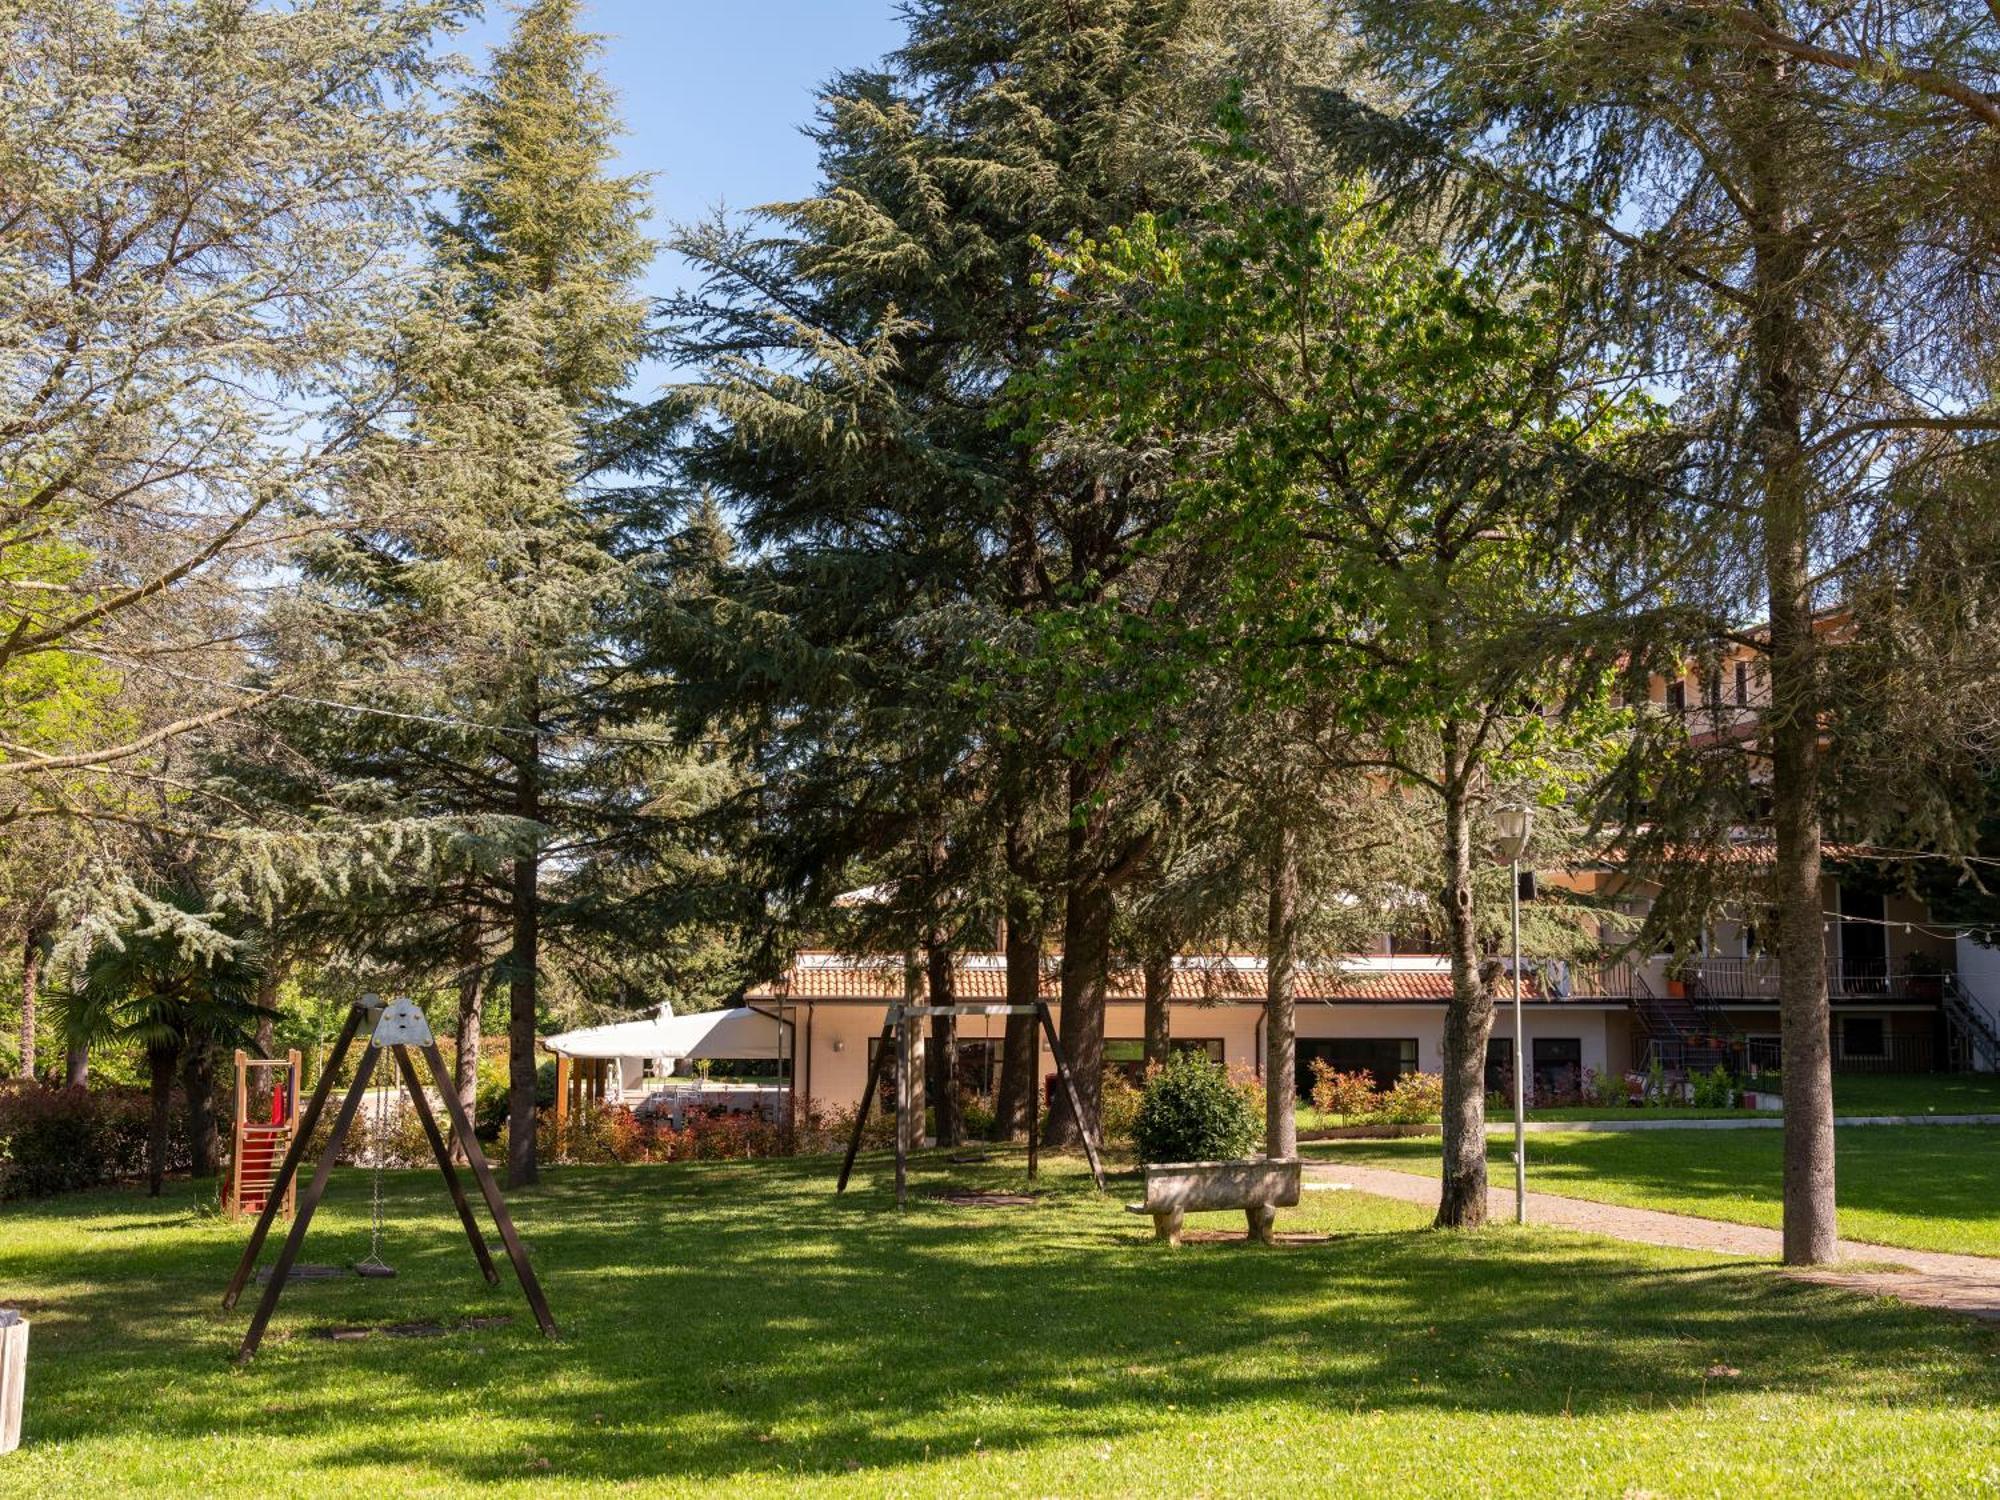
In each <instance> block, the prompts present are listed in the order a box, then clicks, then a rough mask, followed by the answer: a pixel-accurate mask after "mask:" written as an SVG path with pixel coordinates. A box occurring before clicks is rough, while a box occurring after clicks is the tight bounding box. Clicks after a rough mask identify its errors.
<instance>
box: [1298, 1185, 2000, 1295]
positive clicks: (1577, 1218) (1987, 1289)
mask: <svg viewBox="0 0 2000 1500" xmlns="http://www.w3.org/2000/svg"><path fill="white" fill-rule="evenodd" d="M1306 1176H1307V1177H1308V1178H1309V1179H1311V1180H1312V1181H1313V1182H1316V1183H1326V1184H1329V1185H1332V1184H1340V1185H1344V1186H1349V1187H1352V1188H1354V1189H1356V1190H1357V1191H1359V1192H1364V1193H1373V1194H1375V1195H1376V1196H1377V1197H1381V1198H1400V1199H1402V1200H1403V1201H1404V1202H1406V1203H1421V1204H1424V1205H1426V1206H1431V1205H1435V1204H1436V1202H1437V1196H1438V1182H1437V1178H1436V1177H1420V1176H1418V1175H1417V1174H1416V1173H1414V1172H1395V1171H1390V1170H1388V1169H1386V1168H1382V1167H1362V1166H1346V1165H1342V1164H1340V1163H1336V1162H1311V1163H1308V1164H1307V1166H1306ZM1488 1192H1489V1194H1490V1197H1489V1200H1488V1204H1489V1206H1488V1210H1487V1211H1488V1212H1489V1213H1490V1214H1491V1215H1492V1216H1493V1218H1494V1219H1496V1220H1503V1221H1504V1220H1511V1219H1512V1218H1513V1216H1514V1185H1513V1183H1511V1182H1508V1183H1505V1184H1496V1185H1493V1186H1491V1187H1489V1189H1488ZM1528 1222H1529V1223H1531V1224H1553V1225H1556V1226H1558V1227H1560V1228H1563V1229H1575V1230H1580V1231H1581V1232H1583V1233H1585V1234H1602V1235H1607V1236H1609V1237H1610V1238H1612V1239H1615V1240H1630V1241H1632V1242H1634V1243H1635V1244H1641V1245H1668V1246H1671V1247H1673V1248H1674V1249H1677V1250H1707V1251H1711V1252H1713V1253H1715V1254H1717V1255H1737V1256H1744V1257H1747V1258H1749V1259H1752V1260H1771V1261H1775V1260H1777V1259H1779V1258H1780V1257H1781V1255H1782V1254H1783V1251H1784V1244H1783V1239H1782V1237H1781V1236H1780V1235H1779V1233H1778V1231H1777V1230H1775V1229H1763V1228H1760V1227H1758V1226H1757V1225H1754V1224H1728V1223H1724V1222H1722V1221H1721V1220H1719V1219H1697V1218H1695V1217H1693V1216H1692V1215H1689V1214H1670V1213H1661V1212H1660V1211H1659V1210H1657V1209H1651V1208H1624V1207H1621V1206H1619V1205H1617V1204H1612V1203H1592V1202H1590V1201H1588V1200H1587V1199H1583V1198H1563V1197H1558V1196H1557V1195H1556V1194H1554V1193H1533V1192H1531V1193H1529V1194H1528ZM1840 1256H1841V1259H1842V1260H1858V1261H1873V1262H1876V1263H1877V1264H1881V1263H1889V1264H1893V1265H1896V1266H1899V1267H1906V1268H1907V1269H1905V1270H1897V1271H1858V1270H1857V1271H1844V1270H1841V1269H1840V1268H1839V1266H1837V1265H1836V1266H1832V1267H1829V1268H1827V1269H1825V1270H1813V1271H1790V1272H1787V1273H1786V1274H1788V1275H1792V1276H1802V1277H1804V1278H1805V1279H1806V1280H1808V1281H1818V1282H1824V1283H1825V1284H1827V1285H1828V1286H1844V1287H1848V1288H1851V1289H1852V1290H1854V1291H1859V1292H1868V1293H1872V1294H1874V1295H1876V1296H1882V1297H1898V1298H1900V1299H1902V1300H1903V1301H1905V1302H1913V1303H1916V1304H1918V1305H1920V1306H1923V1307H1939V1308H1944V1309H1946V1310H1947V1311H1950V1312H1959V1313H1969V1314H1970V1315H1972V1316H1973V1317H1976V1318H1987V1319H1991V1320H1993V1321H1996V1322H2000V1258H1992V1257H1988V1256H1984V1255H1946V1254H1943V1253H1941V1252H1939V1251H1936V1250H1905V1249H1903V1248H1901V1247H1900V1246H1894V1245H1865V1244H1860V1243H1857V1242H1856V1241H1853V1240H1842V1241H1841V1242H1840Z"/></svg>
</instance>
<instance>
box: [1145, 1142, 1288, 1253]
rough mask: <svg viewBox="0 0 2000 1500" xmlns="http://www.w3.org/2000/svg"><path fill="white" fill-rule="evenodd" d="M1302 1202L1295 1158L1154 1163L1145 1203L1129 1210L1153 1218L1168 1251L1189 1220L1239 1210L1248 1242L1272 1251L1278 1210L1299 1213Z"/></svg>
mask: <svg viewBox="0 0 2000 1500" xmlns="http://www.w3.org/2000/svg"><path fill="white" fill-rule="evenodd" d="M1298 1201H1299V1163H1298V1158H1297V1157H1290V1158H1287V1159H1284V1160H1280V1161H1268V1160H1265V1159H1262V1158H1259V1159H1257V1160H1254V1161H1182V1162H1156V1163H1149V1164H1148V1165H1147V1167H1146V1201H1145V1202H1143V1203H1128V1204H1126V1205H1125V1208H1126V1211H1127V1212H1128V1213H1135V1214H1151V1215H1152V1216H1153V1233H1154V1235H1155V1236H1157V1237H1158V1238H1160V1239H1163V1240H1165V1241H1166V1242H1167V1243H1168V1244H1169V1245H1178V1244H1179V1243H1180V1242H1181V1226H1182V1224H1183V1223H1184V1222H1185V1220H1186V1218H1187V1216H1188V1215H1189V1214H1191V1213H1206V1212H1213V1211H1217V1210H1224V1209H1236V1208H1240V1209H1242V1210H1243V1212H1244V1215H1245V1216H1246V1217H1247V1218H1248V1220H1249V1223H1250V1238H1251V1239H1253V1240H1256V1241H1258V1242H1260V1243H1262V1244H1266V1245H1268V1244H1270V1243H1271V1230H1272V1227H1273V1226H1274V1225H1275V1224H1276V1223H1277V1221H1278V1210H1279V1209H1281V1208H1295V1207H1297V1206H1298Z"/></svg>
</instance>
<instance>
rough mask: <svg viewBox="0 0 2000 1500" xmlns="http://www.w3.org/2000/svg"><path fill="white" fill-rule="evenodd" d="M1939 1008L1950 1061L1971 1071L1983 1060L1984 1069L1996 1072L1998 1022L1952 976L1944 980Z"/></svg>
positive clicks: (1999, 1050) (1999, 1061)
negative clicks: (1948, 1041) (1947, 1036)
mask: <svg viewBox="0 0 2000 1500" xmlns="http://www.w3.org/2000/svg"><path fill="white" fill-rule="evenodd" d="M1943 1005H1944V1018H1945V1022H1946V1025H1947V1026H1948V1027H1949V1028H1950V1033H1951V1050H1952V1053H1953V1061H1954V1062H1956V1063H1958V1064H1959V1065H1961V1066H1965V1067H1971V1066H1975V1065H1976V1064H1977V1063H1978V1062H1979V1061H1980V1060H1984V1062H1985V1064H1986V1066H1987V1067H1988V1068H1991V1069H1993V1070H1994V1071H1996V1072H2000V1018H1996V1017H1995V1016H1994V1014H1993V1012H1992V1011H1990V1010H1988V1009H1987V1008H1986V1005H1985V1004H1984V1002H1982V1001H1981V1000H1980V998H1979V997H1978V996H1977V995H1975V994H1973V993H1972V991H1971V990H1969V989H1967V988H1966V987H1965V984H1964V982H1963V981H1961V980H1960V979H1959V977H1958V976H1957V975H1956V974H1950V975H1946V976H1945V980H1944V994H1943Z"/></svg>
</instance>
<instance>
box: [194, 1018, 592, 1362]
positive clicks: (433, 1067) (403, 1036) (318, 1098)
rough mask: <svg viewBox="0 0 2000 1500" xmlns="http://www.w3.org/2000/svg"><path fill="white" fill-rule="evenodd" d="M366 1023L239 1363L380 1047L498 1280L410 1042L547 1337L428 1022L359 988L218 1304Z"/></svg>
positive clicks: (232, 1300)
mask: <svg viewBox="0 0 2000 1500" xmlns="http://www.w3.org/2000/svg"><path fill="white" fill-rule="evenodd" d="M364 1023H366V1025H367V1026H368V1029H369V1030H368V1044H367V1047H366V1049H365V1050H364V1051H363V1052H362V1054H361V1061H360V1063H359V1064H358V1065H357V1066H356V1067H355V1070H354V1082H353V1084H352V1085H350V1086H349V1088H348V1090H347V1097H346V1098H345V1099H343V1100H342V1101H341V1104H340V1113H339V1114H338V1115H336V1116H335V1117H334V1122H333V1134H332V1136H331V1137H330V1138H329V1139H328V1140H327V1143H326V1149H325V1150H324V1151H322V1152H321V1153H320V1158H319V1163H318V1165H317V1166H315V1167H314V1168H313V1175H312V1181H311V1182H309V1183H308V1184H307V1185H306V1190H305V1195H304V1198H303V1200H302V1201H301V1202H300V1203H299V1206H298V1212H297V1213H296V1215H294V1217H293V1219H292V1227H291V1232H290V1233H289V1234H287V1235H286V1236H285V1243H284V1247H283V1248H282V1249H281V1250H280V1251H279V1252H278V1263H277V1265H275V1266H274V1267H272V1269H271V1276H270V1280H269V1281H268V1282H267V1283H266V1284H265V1287H264V1295H263V1297H262V1299H261V1300H260V1301H259V1302H258V1304H257V1312H256V1315H255V1316H254V1317H252V1318H251V1319H250V1327H249V1330H248V1331H247V1332H246V1333H245V1334H244V1335H243V1343H242V1345H241V1346H240V1347H239V1348H238V1349H237V1351H236V1362H237V1363H238V1364H243V1363H246V1362H247V1361H248V1360H249V1359H250V1358H251V1357H252V1356H254V1355H255V1354H256V1352H257V1346H258V1345H259V1344H260V1343H262V1342H263V1339H264V1329H265V1327H266V1325H268V1324H269V1323H270V1321H271V1314H272V1313H273V1312H274V1311H275V1310H276V1309H277V1306H278V1298H279V1297H280V1296H281V1295H282V1294H283V1292H284V1290H285V1283H286V1281H287V1280H289V1279H290V1277H291V1274H292V1267H293V1265H294V1264H296V1263H297V1261H298V1258H299V1249H300V1247H301V1246H302V1245H303V1244H304V1243H305V1237H306V1227H307V1226H308V1225H309V1224H311V1223H312V1216H313V1211H314V1210H315V1209H317V1208H318V1207H319V1200H320V1198H321V1196H322V1195H323V1194H324V1193H325V1192H326V1184H327V1179H328V1178H330V1177H331V1176H332V1175H333V1164H334V1162H335V1161H336V1160H337V1159H338V1158H339V1155H340V1148H341V1146H342V1144H343V1143H344V1142H345V1141H346V1139H347V1132H348V1129H349V1128H350V1127H351V1126H352V1125H353V1124H354V1116H355V1112H356V1111H357V1110H358V1109H359V1107H360V1104H361V1100H362V1097H363V1095H365V1094H366V1093H367V1091H368V1082H369V1079H370V1078H371V1077H372V1076H373V1075H374V1072H375V1064H376V1063H377V1062H378V1061H379V1060H380V1059H381V1056H382V1054H383V1053H384V1052H385V1051H387V1052H389V1053H392V1054H393V1055H394V1057H395V1059H396V1069H397V1072H398V1074H399V1076H400V1079H401V1083H402V1086H403V1088H405V1089H407V1090H408V1092H409V1095H410V1100H411V1103H412V1104H414V1105H415V1106H416V1111H417V1119H418V1120H419V1122H421V1124H422V1125H423V1128H424V1138H425V1139H426V1140H428V1141H429V1142H430V1147H431V1154H432V1155H433V1156H434V1157H436V1159H437V1165H438V1171H439V1172H440V1173H441V1174H442V1175H443V1177H444V1182H445V1187H446V1189H447V1190H448V1191H449V1192H450V1193H451V1201H452V1204H453V1206H454V1207H456V1208H457V1209H458V1219H459V1222H460V1223H461V1224H463V1225H464V1226H465V1237H466V1239H467V1241H468V1242H469V1243H470V1244H471V1246H472V1254H473V1258H474V1259H475V1260H477V1261H478V1262H479V1270H480V1273H481V1274H482V1275H484V1276H485V1278H486V1280H487V1283H488V1284H489V1285H497V1284H498V1283H499V1280H500V1272H499V1271H498V1270H497V1269H496V1268H495V1267H494V1264H493V1256H492V1253H491V1252H490V1251H489V1250H488V1249H487V1248H486V1241H485V1239H484V1237H483V1236H482V1235H481V1234H480V1232H479V1222H478V1220H477V1219H475V1218H474V1217H473V1213H472V1204H471V1203H470V1202H469V1201H468V1200H467V1198H466V1196H465V1186H464V1184H463V1183H461V1182H460V1181H459V1177H458V1172H457V1171H456V1170H455V1169H454V1168H453V1166H452V1164H451V1151H450V1148H449V1147H447V1146H446V1145H445V1140H444V1136H443V1135H442V1134H441V1133H440V1132H439V1130H438V1126H437V1119H436V1117H435V1116H434V1115H432V1113H431V1106H430V1100H429V1099H428V1098H426V1097H425V1095H424V1086H423V1083H422V1081H421V1079H420V1078H419V1077H418V1075H417V1069H416V1064H414V1063H413V1062H411V1060H410V1052H411V1050H412V1049H414V1050H416V1051H418V1052H419V1053H421V1054H422V1056H423V1058H424V1061H425V1062H426V1063H427V1064H428V1065H429V1067H430V1073H431V1077H432V1079H433V1080H434V1081H435V1082H436V1084H437V1088H438V1092H439V1093H440V1094H442V1095H443V1096H444V1103H445V1109H446V1110H447V1111H448V1112H449V1113H450V1115H451V1126H452V1130H453V1131H454V1133H455V1134H456V1135H457V1138H458V1142H459V1144H460V1145H461V1146H462V1147H463V1148H464V1151H465V1159H466V1163H467V1164H468V1165H469V1166H470V1167H471V1168H472V1176H473V1180H474V1181H475V1182H477V1183H478V1184H479V1192H480V1196H482V1197H483V1198H484V1199H485V1200H486V1207H487V1210H488V1211H489V1212H490V1213H491V1214H492V1215H493V1223H494V1227H495V1228H497V1229H498V1230H499V1231H500V1242H501V1244H502V1245H503V1246H504V1247H505V1248H506V1251H507V1258H508V1260H509V1261H511V1262H512V1263H513V1266H514V1275H515V1277H516V1278H517V1279H518V1280H519V1281H520V1283H521V1291H522V1292H523V1293H524V1294H525V1295H526V1297H527V1299H528V1306H529V1307H530V1308H531V1309H532V1310H533V1312H534V1314H535V1322H536V1323H537V1324H539V1325H540V1327H541V1330H542V1333H543V1335H544V1336H545V1337H547V1338H554V1337H556V1324H555V1319H554V1318H553V1317H551V1316H550V1314H549V1304H548V1300H547V1299H546V1298H545V1297H543V1295H542V1287H541V1283H540V1282H538V1281H536V1280H535V1272H534V1269H533V1268H532V1267H531V1266H530V1265H529V1264H528V1254H527V1251H526V1250H525V1249H523V1248H522V1245H521V1237H520V1236H519V1235H518V1234H516V1233H515V1232H514V1221H513V1219H512V1218H510V1217H509V1216H508V1213H507V1204H506V1202H505V1200H503V1199H502V1198H501V1196H500V1185H499V1184H498V1183H497V1182H495V1181H494V1179H493V1169H492V1167H490V1166H489V1165H487V1161H486V1154H485V1152H483V1151H481V1150H480V1149H479V1140H478V1137H476V1136H475V1135H474V1134H473V1131H472V1121H471V1120H469V1119H468V1118H466V1113H465V1105H464V1103H463V1102H462V1101H461V1100H460V1099H459V1097H458V1090H457V1088H456V1087H454V1086H453V1084H452V1080H451V1074H450V1073H449V1072H448V1071H447V1070H446V1068H445V1065H444V1058H443V1057H442V1056H440V1055H439V1053H438V1049H437V1042H436V1040H435V1039H434V1038H433V1037H432V1036H431V1030H430V1026H429V1025H428V1024H427V1023H426V1022H425V1021H424V1017H423V1012H422V1011H420V1010H418V1009H417V1007H416V1006H415V1005H414V1004H413V1003H412V1002H410V1001H409V1000H399V1001H397V1002H395V1003H394V1004H393V1005H390V1004H386V1003H385V1002H384V1001H383V1000H382V999H381V998H380V997H379V996H376V995H363V996H362V997H361V998H360V1000H358V1001H356V1002H355V1004H354V1005H353V1007H352V1008H351V1009H350V1010H349V1011H348V1013H347V1021H346V1024H344V1025H343V1026H342V1027H341V1030H340V1039H339V1040H338V1041H336V1042H335V1043H334V1047H333V1055H332V1056H331V1057H330V1058H328V1059H327V1064H326V1066H325V1067H324V1068H322V1069H321V1070H320V1075H319V1082H318V1083H316V1084H315V1085H314V1086H313V1092H312V1098H311V1100H310V1101H309V1102H308V1103H307V1105H306V1108H305V1112H304V1114H302V1115H299V1116H298V1117H297V1120H296V1125H295V1128H294V1129H293V1131H292V1141H291V1145H290V1146H289V1147H288V1148H287V1150H286V1152H285V1161H284V1165H283V1166H281V1167H280V1168H279V1169H278V1175H277V1178H276V1180H275V1181H274V1182H273V1183H272V1185H271V1191H270V1192H269V1193H268V1194H267V1195H266V1196H265V1199H264V1208H263V1211H262V1212H261V1213H259V1214H258V1216H257V1223H256V1227H255V1228H253V1229H252V1230H251V1231H250V1242H249V1243H248V1244H247V1245H245V1246H244V1247H243V1258H242V1259H241V1260H240V1261H238V1262H237V1266H236V1274H235V1275H234V1276H232V1277H230V1278H229V1289H228V1290H227V1291H225V1292H224V1293H223V1294H222V1305H223V1307H224V1308H232V1307H234V1306H235V1305H236V1300H237V1298H238V1297H240V1296H241V1295H242V1294H243V1288H244V1287H245V1286H247V1285H249V1282H250V1277H251V1273H252V1272H253V1271H254V1270H255V1269H256V1266H257V1256H258V1254H259V1252H261V1251H262V1250H263V1248H264V1239H265V1237H266V1236H267V1235H268V1234H269V1233H270V1231H271V1223H272V1221H273V1220H274V1219H275V1218H276V1217H277V1213H278V1207H279V1205H280V1204H281V1203H283V1202H285V1201H286V1199H287V1196H288V1195H289V1193H290V1192H291V1190H292V1188H293V1186H294V1181H293V1180H294V1178H295V1177H296V1176H297V1175H298V1169H299V1164H300V1161H301V1159H302V1158H303V1157H304V1156H305V1151H306V1143H307V1142H308V1141H310V1140H311V1139H312V1134H313V1131H314V1130H315V1129H317V1128H318V1126H319V1119H320V1115H321V1114H322V1113H323V1112H324V1111H325V1109H326V1101H327V1097H328V1096H329V1095H330V1094H331V1093H332V1092H333V1080H334V1079H335V1078H336V1077H338V1076H339V1074H340V1069H341V1065H342V1064H343V1063H345V1062H346V1060H347V1054H348V1051H349V1049H350V1048H352V1046H353V1045H354V1039H355V1037H356V1035H357V1034H359V1032H360V1030H361V1027H362V1025H363V1024H364Z"/></svg>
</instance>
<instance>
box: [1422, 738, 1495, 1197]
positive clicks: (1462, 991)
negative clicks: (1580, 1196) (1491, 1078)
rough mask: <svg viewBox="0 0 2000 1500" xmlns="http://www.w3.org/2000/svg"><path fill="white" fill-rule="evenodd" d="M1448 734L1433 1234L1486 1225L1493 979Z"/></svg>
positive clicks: (1464, 798) (1466, 803)
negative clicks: (1482, 964)
mask: <svg viewBox="0 0 2000 1500" xmlns="http://www.w3.org/2000/svg"><path fill="white" fill-rule="evenodd" d="M1454 739H1455V732H1454V730H1453V728H1452V727H1451V726H1447V729H1446V742H1447V751H1446V775H1445V796H1444V866H1445V880H1444V912H1445V934H1446V937H1445V941H1446V943H1447V944H1448V945H1449V951H1450V954H1451V1001H1450V1003H1449V1004H1448V1005H1447V1006H1446V1007H1445V1017H1444V1174H1443V1187H1442V1189H1441V1191H1440V1193H1439V1196H1438V1211H1437V1225H1438V1227H1439V1228H1440V1229H1477V1228H1478V1227H1479V1226H1480V1225H1482V1224H1484V1223H1485V1222H1486V1039H1487V1037H1488V1036H1489V1035H1490V1034H1491V1032H1492V1030H1493V984H1492V980H1493V976H1494V975H1495V974H1497V973H1498V972H1499V970H1498V966H1497V965H1489V966H1488V969H1489V972H1487V973H1485V974H1482V973H1481V972H1480V970H1479V954H1478V928H1477V925H1476V923H1475V921H1474V912H1473V905H1472V826H1471V825H1472V808H1471V805H1470V804H1471V797H1470V795H1469V794H1468V792H1467V790H1466V786H1465V778H1464V776H1463V774H1462V769H1461V767H1460V766H1459V765H1458V764H1457V757H1456V754H1455V749H1456V746H1455V744H1454V743H1453V741H1454Z"/></svg>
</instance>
